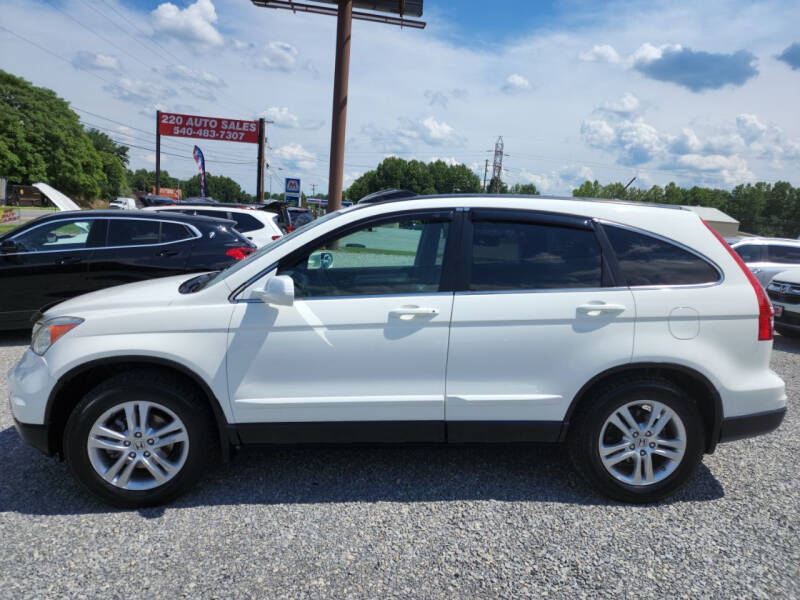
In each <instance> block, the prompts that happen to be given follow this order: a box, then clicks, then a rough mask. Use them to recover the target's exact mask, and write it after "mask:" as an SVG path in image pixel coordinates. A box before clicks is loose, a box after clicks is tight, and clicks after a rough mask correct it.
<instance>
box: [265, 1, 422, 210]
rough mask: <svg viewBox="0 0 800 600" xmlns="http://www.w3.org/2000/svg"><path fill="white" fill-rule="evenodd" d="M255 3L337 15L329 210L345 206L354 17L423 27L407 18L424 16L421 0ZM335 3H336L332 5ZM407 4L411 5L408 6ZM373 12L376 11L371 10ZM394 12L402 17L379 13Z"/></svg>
mask: <svg viewBox="0 0 800 600" xmlns="http://www.w3.org/2000/svg"><path fill="white" fill-rule="evenodd" d="M251 2H252V3H253V4H254V5H255V6H260V7H263V8H276V9H278V8H279V9H284V10H291V11H292V12H294V13H297V12H306V13H315V14H322V15H330V16H335V17H336V57H335V65H336V67H335V71H334V79H333V111H332V116H331V154H330V170H329V173H328V212H333V211H335V210H338V209H339V208H341V206H342V180H343V176H344V174H343V171H344V143H345V126H346V124H347V85H348V78H349V73H350V34H351V31H352V21H353V19H359V20H363V21H371V22H373V23H383V24H386V25H399V26H400V27H411V28H414V29H424V27H425V23H424V22H423V21H415V20H412V19H407V18H406V15H412V16H415V17H421V16H422V1H421V0H417V2H408V3H406V1H405V0H399V2H364V1H363V0H359V1H358V2H357V3H356V9H360V8H366V9H368V10H353V4H354V0H313V3H311V2H310V0H306V1H305V2H298V1H296V0H251ZM331 4H335V5H336V6H335V7H334V6H330V5H331ZM407 4H408V6H407ZM372 11H374V12H372ZM382 12H388V13H394V14H396V15H399V16H389V15H383V14H380V13H382Z"/></svg>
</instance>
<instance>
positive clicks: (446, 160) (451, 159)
mask: <svg viewBox="0 0 800 600" xmlns="http://www.w3.org/2000/svg"><path fill="white" fill-rule="evenodd" d="M437 160H440V161H442V162H443V163H444V164H446V165H448V166H451V167H455V166H456V165H460V164H461V161H460V160H458V159H457V158H455V157H453V156H449V157H448V156H431V157H430V158H429V159H428V162H436V161H437Z"/></svg>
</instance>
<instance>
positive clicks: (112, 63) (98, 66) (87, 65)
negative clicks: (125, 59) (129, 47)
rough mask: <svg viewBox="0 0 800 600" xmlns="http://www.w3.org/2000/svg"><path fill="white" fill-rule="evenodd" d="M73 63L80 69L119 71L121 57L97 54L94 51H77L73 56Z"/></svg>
mask: <svg viewBox="0 0 800 600" xmlns="http://www.w3.org/2000/svg"><path fill="white" fill-rule="evenodd" d="M72 64H73V65H75V67H77V68H78V69H93V70H97V71H119V69H120V64H119V59H118V58H117V57H116V56H113V55H111V54H95V53H94V52H85V51H82V52H77V53H76V54H75V56H74V57H73V58H72Z"/></svg>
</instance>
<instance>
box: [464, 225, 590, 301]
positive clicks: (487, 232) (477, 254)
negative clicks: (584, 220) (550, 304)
mask: <svg viewBox="0 0 800 600" xmlns="http://www.w3.org/2000/svg"><path fill="white" fill-rule="evenodd" d="M472 229H473V234H472V248H471V249H472V257H471V262H470V270H471V275H470V282H469V289H470V290H471V291H490V290H537V289H562V288H583V287H601V286H602V253H601V248H600V245H599V244H598V242H597V238H596V237H595V234H594V232H593V231H589V230H585V229H573V228H570V227H559V226H554V225H545V224H538V223H524V222H507V221H497V222H495V221H477V222H474V223H473V225H472Z"/></svg>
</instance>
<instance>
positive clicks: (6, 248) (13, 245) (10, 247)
mask: <svg viewBox="0 0 800 600" xmlns="http://www.w3.org/2000/svg"><path fill="white" fill-rule="evenodd" d="M18 251H19V245H18V244H17V242H14V241H12V240H5V241H4V242H3V243H2V244H0V252H18Z"/></svg>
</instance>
